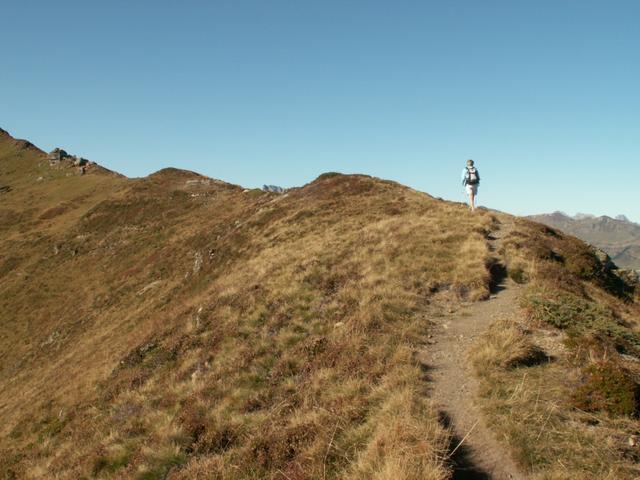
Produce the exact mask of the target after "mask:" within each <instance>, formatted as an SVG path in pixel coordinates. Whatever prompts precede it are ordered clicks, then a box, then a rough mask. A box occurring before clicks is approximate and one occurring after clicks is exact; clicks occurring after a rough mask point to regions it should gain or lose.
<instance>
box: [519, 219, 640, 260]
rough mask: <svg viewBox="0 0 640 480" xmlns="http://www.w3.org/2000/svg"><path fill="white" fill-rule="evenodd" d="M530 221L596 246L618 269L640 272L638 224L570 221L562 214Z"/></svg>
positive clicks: (590, 220)
mask: <svg viewBox="0 0 640 480" xmlns="http://www.w3.org/2000/svg"><path fill="white" fill-rule="evenodd" d="M530 218H531V219H532V220H535V221H537V222H541V223H544V224H545V225H549V226H551V227H553V228H557V229H559V230H562V231H563V232H566V233H568V234H570V235H575V236H576V237H578V238H580V239H582V240H584V241H585V242H589V243H591V244H592V245H596V246H597V247H599V248H601V249H603V250H604V251H605V252H607V253H608V254H609V255H610V256H611V258H612V259H613V261H614V262H615V263H616V265H618V266H619V267H620V268H631V269H635V270H640V225H638V224H637V223H633V222H630V221H628V220H626V219H618V218H611V217H607V216H602V217H584V218H573V217H569V216H567V215H565V214H563V213H561V212H555V213H552V214H546V215H535V216H532V217H530Z"/></svg>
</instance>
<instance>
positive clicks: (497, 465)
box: [420, 223, 526, 480]
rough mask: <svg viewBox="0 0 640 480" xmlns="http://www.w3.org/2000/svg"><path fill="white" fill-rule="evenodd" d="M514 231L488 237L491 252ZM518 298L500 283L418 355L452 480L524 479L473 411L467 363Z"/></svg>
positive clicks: (438, 329)
mask: <svg viewBox="0 0 640 480" xmlns="http://www.w3.org/2000/svg"><path fill="white" fill-rule="evenodd" d="M512 227H513V225H512V224H506V223H505V224H502V225H501V228H500V230H498V231H495V232H493V233H492V237H491V238H490V240H489V243H490V248H491V250H493V251H497V250H498V249H499V246H500V242H501V238H502V236H503V235H504V234H505V233H507V232H508V231H509V230H510V229H511V228H512ZM518 293H519V288H518V286H517V285H516V284H514V283H512V282H510V281H508V280H506V281H505V280H501V282H500V283H499V284H498V285H496V286H495V288H494V292H493V293H492V294H491V298H490V299H489V300H488V301H486V302H477V303H473V304H468V305H465V306H464V307H463V308H462V309H461V310H459V311H458V312H456V313H455V314H453V315H451V316H448V317H443V318H442V319H441V320H440V321H438V322H437V324H436V325H435V327H434V330H433V332H432V341H431V342H430V343H432V344H431V345H429V346H428V347H427V348H425V349H424V350H423V351H422V352H420V361H421V362H422V363H423V365H424V366H425V369H426V371H427V375H428V379H429V383H430V387H431V395H432V398H433V399H434V400H435V402H436V405H437V406H438V408H439V409H440V416H441V421H442V422H443V424H445V425H446V426H448V427H450V428H451V429H452V431H453V434H454V437H453V441H452V445H451V448H450V452H453V451H454V450H455V452H453V454H452V457H451V462H452V466H453V468H454V474H453V479H454V480H462V479H473V480H477V479H493V480H506V479H513V480H523V479H525V478H526V476H525V475H524V474H522V472H520V470H519V469H518V467H517V466H516V464H515V462H514V461H513V460H512V459H511V457H510V455H509V451H508V447H507V446H506V445H504V444H501V443H500V442H499V441H498V440H497V438H496V437H495V436H494V435H493V433H492V431H491V429H490V428H488V426H487V424H486V423H485V421H484V418H483V416H482V414H481V412H480V409H479V408H478V407H477V406H476V404H475V401H474V397H475V395H476V392H477V388H478V385H477V381H476V379H475V376H474V374H473V372H472V370H471V366H470V365H469V362H468V361H467V352H468V349H469V347H470V345H471V344H472V343H473V342H474V340H475V339H476V338H477V337H479V336H480V335H482V334H483V333H484V332H486V331H487V329H488V328H489V326H490V325H491V324H492V323H493V322H494V321H495V320H496V319H497V318H499V317H502V316H505V315H510V314H513V313H515V312H516V311H517V308H518V307H517V305H518V302H517V296H518ZM460 442H462V443H461V445H460V446H458V445H459V444H460ZM456 447H458V448H457V449H456Z"/></svg>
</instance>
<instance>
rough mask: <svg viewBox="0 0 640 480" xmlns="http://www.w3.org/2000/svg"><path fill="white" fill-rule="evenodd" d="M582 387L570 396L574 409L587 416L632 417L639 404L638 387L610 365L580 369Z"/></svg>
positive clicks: (614, 365)
mask: <svg viewBox="0 0 640 480" xmlns="http://www.w3.org/2000/svg"><path fill="white" fill-rule="evenodd" d="M581 382H582V383H581V385H580V386H579V387H578V388H577V389H576V391H575V393H574V394H573V395H572V402H573V405H574V406H575V407H577V408H579V409H581V410H584V411H587V412H598V411H605V412H607V413H609V414H610V415H634V414H636V413H637V412H638V401H639V400H640V396H639V389H638V385H637V384H636V383H635V382H634V381H633V380H632V379H631V378H630V377H629V375H628V374H627V373H626V372H625V371H624V370H623V369H622V368H621V367H620V366H619V365H616V364H615V363H614V362H613V361H611V360H609V361H601V362H597V363H593V364H591V365H589V366H587V367H586V368H584V369H583V372H582V378H581Z"/></svg>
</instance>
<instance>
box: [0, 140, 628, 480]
mask: <svg viewBox="0 0 640 480" xmlns="http://www.w3.org/2000/svg"><path fill="white" fill-rule="evenodd" d="M77 173H78V172H76V171H75V170H73V169H70V168H58V167H51V166H49V164H48V162H47V161H46V159H45V157H44V154H43V153H42V152H40V151H39V150H37V149H36V148H35V147H32V146H29V145H26V144H24V143H20V142H16V141H15V140H13V139H12V138H11V137H9V136H8V135H2V136H1V137H0V186H4V185H6V186H9V187H10V188H7V189H4V190H3V193H0V199H1V201H2V204H1V205H2V206H1V210H0V214H1V215H2V222H1V223H0V225H1V226H0V228H1V229H2V236H1V237H0V238H1V239H0V319H1V321H0V362H1V363H0V386H1V388H0V416H1V417H2V418H3V420H5V421H4V422H2V423H0V462H1V463H0V471H1V472H2V473H3V475H4V476H5V477H7V478H69V479H76V478H136V479H152V478H171V479H193V478H203V479H204V478H224V479H240V478H255V479H258V478H274V479H276V478H289V479H306V478H323V479H325V478H351V479H371V478H377V479H425V478H426V479H446V478H448V477H449V476H450V471H449V466H448V464H447V459H446V453H447V452H446V448H447V446H448V444H449V434H448V432H447V431H446V430H445V429H444V428H443V427H442V426H441V425H440V423H439V421H438V418H437V412H435V411H434V408H433V406H432V405H431V403H430V400H429V398H428V391H427V383H426V379H425V376H424V371H423V368H422V367H421V365H419V364H418V362H417V360H416V358H415V355H414V353H415V351H416V348H417V347H418V346H420V345H424V344H425V343H426V335H427V334H428V331H429V325H430V319H433V318H435V317H436V316H442V315H447V314H448V312H450V311H453V310H455V309H457V308H458V306H459V304H460V303H461V302H473V301H480V300H482V299H486V298H487V297H488V295H489V287H490V284H491V275H490V272H489V270H490V269H491V265H492V264H493V260H492V255H493V254H494V253H492V252H490V251H489V248H488V243H487V236H488V235H489V233H490V232H491V231H492V230H495V229H498V228H499V227H500V221H501V218H504V217H503V216H502V215H500V214H492V213H489V212H482V211H479V212H476V213H475V214H471V213H470V212H468V210H467V209H466V208H465V207H464V206H463V205H459V204H452V203H449V202H444V201H441V200H436V199H434V198H432V197H430V196H428V195H425V194H423V193H419V192H416V191H414V190H411V189H409V188H406V187H403V186H401V185H398V184H395V183H393V182H387V181H382V180H379V179H375V178H371V177H367V176H362V175H349V176H345V175H338V174H325V175H323V176H321V177H319V178H318V179H316V180H315V181H313V182H311V183H310V184H308V185H305V186H304V187H301V188H299V189H293V190H291V191H289V192H288V193H287V194H285V195H278V194H268V193H263V192H261V191H253V190H250V191H247V190H243V189H242V188H240V187H237V186H234V185H229V184H226V183H223V182H220V181H217V180H213V179H209V178H206V177H202V176H200V175H197V174H195V173H192V172H185V171H180V170H175V169H166V170H162V171H160V172H158V173H156V174H153V175H151V176H149V177H147V178H143V179H126V178H124V177H121V176H117V175H115V174H112V173H110V172H107V171H104V170H101V169H99V168H96V169H94V170H89V171H88V172H87V173H86V174H85V175H78V174H77ZM39 178H41V179H40V180H39ZM536 228H538V227H536V226H535V224H531V223H529V222H523V223H521V224H519V226H518V229H517V230H516V232H514V233H513V237H512V239H511V242H510V243H509V242H507V243H506V244H505V245H507V247H506V249H505V251H504V252H500V254H501V255H502V256H503V257H504V258H505V261H508V262H509V266H510V267H512V269H511V270H512V272H514V275H515V276H516V277H517V278H518V279H519V280H522V281H525V280H527V279H528V280H529V281H531V282H532V283H533V284H534V286H535V287H536V288H537V287H540V288H542V287H543V286H544V285H548V284H542V283H540V284H538V283H535V281H534V280H533V279H537V278H541V279H542V278H543V275H542V273H541V272H543V270H544V269H541V268H539V267H540V265H542V264H543V263H544V262H548V263H549V265H550V266H551V267H549V268H548V269H546V270H544V271H546V272H551V273H549V275H548V277H549V278H555V279H557V283H556V284H553V285H552V288H554V289H556V290H558V291H560V290H562V291H565V290H566V291H567V292H569V293H571V292H573V294H575V295H576V296H577V298H578V297H579V298H587V296H588V298H589V299H590V301H592V302H595V303H599V304H603V305H605V304H606V305H609V304H611V305H612V307H611V308H612V309H615V310H614V313H615V315H616V316H615V317H611V318H609V319H608V320H607V319H604V320H602V322H604V323H602V322H601V323H597V322H592V324H594V325H595V324H596V323H597V325H604V327H603V328H605V329H606V328H608V327H610V326H611V325H613V324H615V325H617V326H618V329H617V330H615V332H614V331H612V335H614V336H616V335H617V337H615V338H617V339H618V340H616V342H618V343H615V342H614V343H613V344H612V345H614V346H615V345H618V346H620V348H623V349H624V348H626V350H624V352H625V354H627V355H635V352H634V351H633V350H632V346H633V344H634V341H635V340H634V338H635V337H633V329H632V327H633V325H632V323H633V322H632V318H633V316H634V315H636V314H637V305H636V304H635V303H634V300H633V295H634V292H633V290H631V289H630V288H628V287H625V286H624V285H620V284H619V283H618V281H617V280H616V279H615V278H613V277H610V275H609V273H607V272H603V271H601V270H600V266H599V264H598V262H597V258H595V256H594V255H593V254H592V253H589V252H590V251H589V250H588V248H587V247H586V246H584V245H583V244H581V243H576V242H574V240H572V239H567V238H560V237H558V238H556V237H553V238H554V241H557V245H555V244H554V245H553V246H551V247H549V246H547V247H548V248H547V249H546V250H545V248H542V247H540V242H539V239H540V238H543V239H545V238H547V237H550V235H551V234H547V233H545V232H543V231H536V230H535V229H536ZM532 229H533V230H532ZM556 235H557V234H556ZM550 238H551V237H550ZM545 241H546V240H545ZM550 252H551V253H550ZM553 254H556V256H554V255H553ZM558 255H559V256H562V258H563V263H561V262H559V261H558V260H557V258H556V257H557V256H558ZM537 259H541V260H540V261H538V260H537ZM594 262H595V263H594ZM544 265H546V263H544ZM554 269H555V270H554ZM518 272H519V273H518ZM544 278H547V277H544ZM540 281H541V282H542V280H540ZM545 281H546V280H545ZM536 292H540V290H536V291H533V290H532V295H533V294H535V293H536ZM554 292H555V290H554ZM611 292H612V293H611ZM552 294H553V292H552V293H549V292H544V293H543V294H540V301H548V300H549V299H551V300H553V298H552ZM616 295H618V296H616ZM551 300H549V301H551ZM527 308H531V311H532V312H533V313H532V314H531V316H532V318H533V317H534V316H536V315H537V314H536V313H535V310H534V309H533V307H527ZM545 308H547V307H545ZM614 313H612V315H614ZM538 316H539V315H538ZM536 318H537V317H536ZM609 320H610V321H609ZM623 320H624V321H625V322H626V323H624V324H623ZM532 321H533V320H532ZM537 321H544V320H537ZM592 324H590V325H591V326H593V325H592ZM592 330H593V329H585V330H583V331H582V333H584V334H585V335H586V334H587V333H588V332H591V331H592ZM572 338H583V337H580V336H575V337H572ZM607 338H609V337H607ZM601 340H602V341H600V340H598V341H596V342H595V344H597V345H605V344H606V345H608V343H606V342H607V341H608V340H607V339H606V338H603V339H601ZM603 348H604V347H603ZM607 351H609V350H607ZM614 351H615V348H614V349H613V350H612V353H611V355H613V352H614ZM621 351H622V350H621ZM615 352H617V351H615ZM616 354H617V353H616ZM562 368H565V370H566V371H569V369H571V368H574V367H573V366H570V365H569V366H566V367H564V366H563V367H562ZM509 372H511V371H509ZM625 372H626V370H625ZM625 375H627V374H626V373H625ZM492 378H493V377H492ZM625 378H632V377H631V376H630V375H627V376H626V377H625ZM500 379H501V380H500V381H503V377H500ZM512 380H513V379H508V381H507V380H504V382H506V383H505V385H507V387H508V388H511V386H513V385H515V383H509V382H511V381H512ZM513 381H514V382H515V380H513ZM563 408H565V409H571V408H573V407H572V406H571V405H567V406H565V407H563ZM599 411H600V410H598V409H597V408H596V409H594V413H592V415H601V414H600V413H598V412H599ZM501 412H502V413H504V412H512V413H513V415H515V416H516V419H517V418H520V419H523V418H525V416H523V414H522V412H521V411H520V410H517V409H515V408H514V409H512V410H505V409H502V410H501ZM632 414H633V412H631V413H630V412H626V413H624V414H623V415H627V417H628V421H629V422H630V424H633V425H636V424H635V423H633V422H634V420H633V419H632V418H631V416H629V415H632ZM518 415H519V417H517V416H518ZM625 418H626V417H625ZM521 423H522V422H521ZM510 438H511V437H510ZM513 438H515V437H513ZM514 442H515V444H514V445H513V446H514V447H518V445H519V444H518V443H517V441H516V440H514ZM540 455H543V454H540ZM545 458H546V457H545ZM524 463H525V464H526V465H528V466H532V468H536V469H538V470H539V471H544V468H545V467H544V465H543V462H538V463H536V464H535V465H530V464H527V463H526V460H525V462H524ZM576 471H579V469H577V468H576ZM602 471H603V470H602V469H601V470H598V472H602ZM621 471H622V470H621Z"/></svg>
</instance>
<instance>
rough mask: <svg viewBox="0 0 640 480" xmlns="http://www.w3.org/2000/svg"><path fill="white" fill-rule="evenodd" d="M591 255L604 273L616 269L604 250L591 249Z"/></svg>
mask: <svg viewBox="0 0 640 480" xmlns="http://www.w3.org/2000/svg"><path fill="white" fill-rule="evenodd" d="M593 253H594V254H595V256H596V258H597V259H598V261H599V262H600V263H601V264H602V266H603V268H604V269H605V270H606V271H610V270H615V269H616V268H618V267H616V264H615V263H613V261H612V260H611V257H610V256H609V255H608V254H607V252H605V251H604V250H601V249H599V248H597V247H593Z"/></svg>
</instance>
